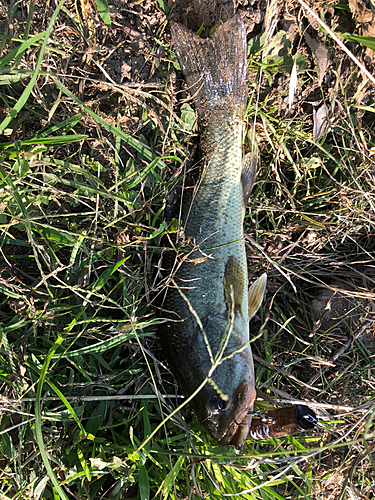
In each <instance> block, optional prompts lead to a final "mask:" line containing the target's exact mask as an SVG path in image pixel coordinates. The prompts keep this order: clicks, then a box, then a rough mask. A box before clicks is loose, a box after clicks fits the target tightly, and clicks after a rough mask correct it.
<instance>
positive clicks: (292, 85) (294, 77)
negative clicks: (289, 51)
mask: <svg viewBox="0 0 375 500" xmlns="http://www.w3.org/2000/svg"><path fill="white" fill-rule="evenodd" d="M297 82H298V79H297V64H296V61H294V64H293V69H292V74H291V75H290V83H289V111H290V110H291V108H292V104H293V99H294V94H295V91H296V88H297Z"/></svg>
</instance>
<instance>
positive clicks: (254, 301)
mask: <svg viewBox="0 0 375 500" xmlns="http://www.w3.org/2000/svg"><path fill="white" fill-rule="evenodd" d="M266 285H267V274H266V273H263V274H262V276H261V277H260V278H258V279H257V280H256V281H255V282H254V283H253V284H252V285H251V287H250V288H249V299H248V300H249V321H250V320H251V318H252V317H253V316H254V315H255V314H256V312H257V311H258V309H259V307H260V305H261V303H262V300H263V297H264V294H265V291H266Z"/></svg>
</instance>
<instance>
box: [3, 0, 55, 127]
mask: <svg viewBox="0 0 375 500" xmlns="http://www.w3.org/2000/svg"><path fill="white" fill-rule="evenodd" d="M64 3H65V0H61V2H60V3H59V4H58V6H57V7H56V9H55V11H54V13H53V14H52V17H51V21H50V23H49V25H48V28H47V30H46V34H45V36H44V40H43V43H42V46H41V48H40V51H39V56H38V61H37V63H36V66H35V70H34V72H33V76H32V77H31V79H30V82H29V83H28V85H27V87H26V88H25V90H24V91H23V92H22V95H21V97H20V98H19V99H18V101H17V102H16V104H15V106H14V107H13V109H12V110H11V111H10V113H9V115H8V116H7V117H6V118H4V120H3V121H2V122H1V123H0V133H1V132H3V131H4V130H5V129H6V128H7V126H8V125H9V124H10V122H11V121H12V120H13V118H15V117H16V116H17V114H18V113H19V112H20V111H21V109H22V108H23V107H24V105H25V104H26V102H27V100H28V98H29V96H30V94H31V91H32V90H33V88H34V85H35V82H36V80H37V78H38V76H39V69H40V66H41V64H42V61H43V57H44V52H45V50H46V48H47V43H48V38H49V36H50V34H51V31H52V28H53V25H54V23H55V20H56V18H57V16H58V13H59V12H60V9H61V7H62V6H63V5H64Z"/></svg>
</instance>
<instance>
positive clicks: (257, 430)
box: [248, 405, 319, 440]
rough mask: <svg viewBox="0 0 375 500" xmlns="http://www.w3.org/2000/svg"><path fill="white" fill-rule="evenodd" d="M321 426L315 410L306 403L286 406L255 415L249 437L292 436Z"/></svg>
mask: <svg viewBox="0 0 375 500" xmlns="http://www.w3.org/2000/svg"><path fill="white" fill-rule="evenodd" d="M315 427H319V424H318V419H317V416H316V414H315V412H314V411H313V410H312V409H311V408H309V407H308V406H306V405H296V406H285V407H283V408H276V409H274V410H269V411H267V412H262V413H261V414H260V415H257V416H256V415H254V416H253V418H252V421H251V426H250V431H249V435H248V437H249V438H251V439H255V440H257V439H270V438H279V437H284V436H291V435H292V434H295V433H297V432H301V431H306V430H311V429H313V428H315Z"/></svg>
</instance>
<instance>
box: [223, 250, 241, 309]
mask: <svg viewBox="0 0 375 500" xmlns="http://www.w3.org/2000/svg"><path fill="white" fill-rule="evenodd" d="M244 285H245V283H244V273H243V269H242V267H241V264H240V262H239V261H238V259H237V258H236V257H234V256H233V255H231V256H230V257H229V259H228V260H227V263H226V264H225V272H224V295H225V303H226V306H227V311H228V312H230V311H232V310H234V311H235V312H237V311H239V312H240V313H241V312H242V300H243V291H244Z"/></svg>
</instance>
